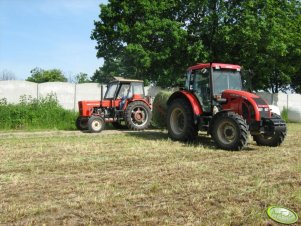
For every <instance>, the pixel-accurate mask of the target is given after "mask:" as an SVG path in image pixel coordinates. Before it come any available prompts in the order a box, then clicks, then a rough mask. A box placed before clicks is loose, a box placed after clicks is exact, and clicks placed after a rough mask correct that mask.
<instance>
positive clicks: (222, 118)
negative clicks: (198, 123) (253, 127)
mask: <svg viewBox="0 0 301 226" xmlns="http://www.w3.org/2000/svg"><path fill="white" fill-rule="evenodd" d="M215 117H216V118H214V119H213V122H212V123H213V125H212V128H211V135H212V138H213V140H214V141H215V143H216V145H217V146H218V147H219V148H222V149H225V150H235V151H238V150H241V149H242V148H243V147H244V146H245V145H246V144H247V139H248V126H247V124H246V122H245V120H244V119H243V118H242V117H241V116H240V115H238V114H235V113H233V112H224V113H220V114H218V115H216V116H215Z"/></svg>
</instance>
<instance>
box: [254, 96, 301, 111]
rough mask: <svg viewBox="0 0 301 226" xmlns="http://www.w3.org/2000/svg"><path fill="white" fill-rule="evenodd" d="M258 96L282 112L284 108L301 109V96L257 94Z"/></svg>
mask: <svg viewBox="0 0 301 226" xmlns="http://www.w3.org/2000/svg"><path fill="white" fill-rule="evenodd" d="M257 95H258V96H260V97H262V98H263V99H265V100H266V101H267V102H268V104H271V105H276V106H278V107H279V108H280V111H282V110H283V109H284V108H287V109H290V108H294V107H296V106H300V107H301V95H300V94H285V93H275V94H272V93H266V92H260V93H257Z"/></svg>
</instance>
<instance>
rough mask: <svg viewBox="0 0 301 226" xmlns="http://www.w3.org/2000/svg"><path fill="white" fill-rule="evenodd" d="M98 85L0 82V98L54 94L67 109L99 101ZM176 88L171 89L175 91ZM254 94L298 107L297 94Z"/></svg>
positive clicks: (152, 92)
mask: <svg viewBox="0 0 301 226" xmlns="http://www.w3.org/2000/svg"><path fill="white" fill-rule="evenodd" d="M101 87H102V88H103V95H104V94H105V92H106V85H101V84H98V83H84V84H71V83H66V82H47V83H40V84H37V83H33V82H27V81H0V99H2V98H5V99H6V100H7V102H8V103H14V104H17V103H19V102H20V97H21V96H24V95H26V96H27V97H29V96H31V97H32V98H39V97H46V96H47V95H48V94H51V93H52V94H55V95H56V97H57V99H58V101H59V103H60V104H61V105H62V106H63V107H64V108H65V109H69V110H78V105H77V103H78V101H80V100H100V99H101ZM161 90H162V89H161V88H160V87H156V86H147V87H145V94H146V95H147V96H151V97H152V99H154V98H155V96H156V95H157V93H158V92H160V91H161ZM175 90H177V89H171V90H170V91H175ZM257 95H258V96H260V97H262V98H263V99H265V100H266V101H267V102H268V104H270V105H276V106H278V107H279V109H280V110H281V111H282V110H283V109H284V108H289V109H293V108H295V107H297V106H301V95H300V94H285V93H277V94H271V93H267V92H259V93H257Z"/></svg>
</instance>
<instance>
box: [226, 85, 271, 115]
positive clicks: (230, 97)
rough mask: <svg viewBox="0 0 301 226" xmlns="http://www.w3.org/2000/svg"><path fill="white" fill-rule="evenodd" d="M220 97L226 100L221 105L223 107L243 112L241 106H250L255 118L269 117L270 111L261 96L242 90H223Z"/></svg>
mask: <svg viewBox="0 0 301 226" xmlns="http://www.w3.org/2000/svg"><path fill="white" fill-rule="evenodd" d="M222 98H224V99H226V100H227V102H226V103H225V104H224V105H223V109H232V110H234V111H235V112H239V113H241V114H243V106H246V107H248V106H250V105H251V106H252V108H253V110H254V114H255V119H256V120H260V119H261V118H270V117H271V112H270V108H269V105H268V103H267V102H266V101H265V100H264V99H262V98H261V97H259V96H257V95H255V94H253V93H249V92H246V91H242V90H232V89H229V90H224V91H223V92H222Z"/></svg>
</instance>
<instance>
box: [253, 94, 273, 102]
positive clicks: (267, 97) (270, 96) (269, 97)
mask: <svg viewBox="0 0 301 226" xmlns="http://www.w3.org/2000/svg"><path fill="white" fill-rule="evenodd" d="M256 95H258V96H260V97H261V98H262V99H264V100H265V101H266V102H267V103H268V104H269V105H273V94H271V93H267V92H259V93H256Z"/></svg>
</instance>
